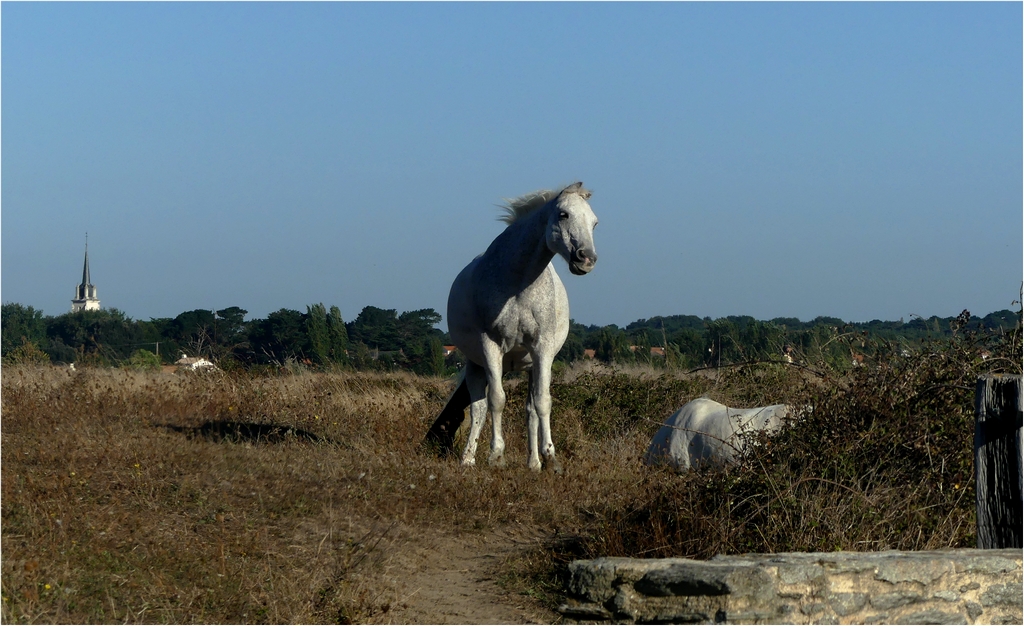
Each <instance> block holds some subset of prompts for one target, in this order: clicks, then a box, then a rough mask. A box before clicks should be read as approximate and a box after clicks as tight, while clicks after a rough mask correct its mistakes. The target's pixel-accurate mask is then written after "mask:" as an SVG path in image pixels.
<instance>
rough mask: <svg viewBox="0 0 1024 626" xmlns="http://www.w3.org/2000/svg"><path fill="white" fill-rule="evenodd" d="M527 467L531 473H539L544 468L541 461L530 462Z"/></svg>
mask: <svg viewBox="0 0 1024 626" xmlns="http://www.w3.org/2000/svg"><path fill="white" fill-rule="evenodd" d="M526 466H527V467H528V468H530V471H531V472H539V471H540V470H541V467H542V466H541V464H540V460H539V459H538V460H537V461H530V462H529V463H527V465H526Z"/></svg>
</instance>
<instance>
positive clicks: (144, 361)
mask: <svg viewBox="0 0 1024 626" xmlns="http://www.w3.org/2000/svg"><path fill="white" fill-rule="evenodd" d="M124 364H125V366H126V367H128V368H131V369H137V370H156V369H160V357H158V356H157V355H156V353H154V352H150V351H149V350H144V349H139V350H136V351H135V352H133V353H132V355H131V357H129V358H128V360H127V361H125V363H124Z"/></svg>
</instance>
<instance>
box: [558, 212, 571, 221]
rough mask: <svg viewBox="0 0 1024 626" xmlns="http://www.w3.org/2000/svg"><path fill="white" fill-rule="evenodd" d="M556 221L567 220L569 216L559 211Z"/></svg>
mask: <svg viewBox="0 0 1024 626" xmlns="http://www.w3.org/2000/svg"><path fill="white" fill-rule="evenodd" d="M558 219H560V220H567V219H569V214H568V213H566V212H565V211H559V213H558Z"/></svg>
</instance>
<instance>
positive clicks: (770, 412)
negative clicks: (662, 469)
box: [644, 398, 789, 471]
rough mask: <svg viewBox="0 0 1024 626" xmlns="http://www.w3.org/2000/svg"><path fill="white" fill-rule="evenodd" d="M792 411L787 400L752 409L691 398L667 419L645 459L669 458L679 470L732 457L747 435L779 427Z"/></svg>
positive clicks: (649, 462) (725, 460) (720, 461)
mask: <svg viewBox="0 0 1024 626" xmlns="http://www.w3.org/2000/svg"><path fill="white" fill-rule="evenodd" d="M788 412H789V407H788V406H787V405H785V404H775V405H771V406H767V407H757V408H752V409H732V408H729V407H727V406H725V405H724V404H721V403H719V402H715V401H714V400H709V399H708V398H698V399H696V400H692V401H690V402H687V403H686V404H684V405H683V406H682V408H680V409H679V410H678V411H676V412H675V413H674V414H672V416H671V417H669V418H668V419H667V420H666V421H665V425H664V426H662V427H661V429H659V430H658V432H657V433H656V434H655V436H654V438H653V440H652V441H651V445H650V446H649V447H648V449H647V454H646V455H645V457H644V460H645V462H646V463H648V464H656V463H661V462H666V461H667V462H668V463H670V464H671V465H674V466H675V467H676V468H677V469H679V470H683V471H685V470H688V469H690V467H695V466H698V465H702V464H704V463H708V462H713V463H727V462H729V461H732V460H733V459H734V458H735V457H736V455H737V454H738V452H739V451H740V450H741V449H742V447H743V445H744V441H743V437H744V435H746V434H748V433H751V432H757V431H760V430H768V431H772V430H777V429H778V428H779V427H780V426H781V424H782V418H783V417H785V416H786V415H787V414H788Z"/></svg>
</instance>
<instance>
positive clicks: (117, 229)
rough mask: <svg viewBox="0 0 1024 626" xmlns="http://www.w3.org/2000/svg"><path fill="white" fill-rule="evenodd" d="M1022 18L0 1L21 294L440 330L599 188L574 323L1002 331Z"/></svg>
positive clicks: (1021, 237)
mask: <svg viewBox="0 0 1024 626" xmlns="http://www.w3.org/2000/svg"><path fill="white" fill-rule="evenodd" d="M1021 7H1022V5H1021V4H1020V3H900V4H889V3H827V4H811V3H794V4H775V3H752V4H747V3H724V4H719V3H682V4H674V3H671V4H670V3H654V4H640V3H598V4H593V3H526V4H517V3H500V4H499V3H483V4H476V3H473V4H470V3H454V4H427V3H415V4H405V3H401V4H399V3H370V4H352V3H340V4H335V3H309V4H306V3H303V4H299V3H283V4H278V3H234V2H232V3H213V4H207V3H191V2H189V3H166V4H164V3H159V4H158V3H84V4H80V3H45V4H44V3H10V2H5V3H3V5H2V7H0V28H2V33H0V35H2V39H0V104H2V119H0V123H2V134H0V149H2V154H0V169H2V171H0V175H2V179H0V184H2V188H0V227H2V231H0V233H2V259H0V262H2V283H0V295H2V299H3V301H4V302H20V303H22V304H26V305H32V306H34V307H36V308H41V309H42V310H43V311H44V312H46V313H47V314H51V315H56V314H60V313H63V312H65V311H67V310H69V309H70V304H71V303H70V299H71V297H72V296H73V295H74V287H75V285H76V284H77V283H78V282H79V281H80V277H81V265H82V253H83V245H84V237H85V233H86V231H88V233H89V254H90V260H91V269H92V278H93V283H94V284H95V285H96V286H97V288H98V291H99V296H100V298H101V300H102V303H103V306H105V307H116V308H118V309H121V310H122V311H124V312H126V313H127V314H128V315H129V316H131V317H133V318H136V319H148V318H150V317H172V316H174V315H177V314H178V313H180V312H182V311H185V310H191V309H195V308H204V309H219V308H224V307H228V306H240V307H242V308H244V309H247V310H248V311H249V317H250V318H252V317H264V316H266V314H267V313H269V312H271V311H274V310H277V309H279V308H282V307H285V308H292V309H299V310H302V311H305V306H306V305H307V304H311V303H315V302H323V303H325V304H327V305H328V306H330V305H338V306H339V307H340V308H341V311H342V314H343V316H344V317H345V319H346V320H351V319H353V318H354V317H355V315H356V314H358V312H359V311H360V310H361V309H362V307H364V306H366V305H374V306H378V307H382V308H394V309H398V310H399V311H404V310H411V309H419V308H426V307H430V308H434V309H436V310H437V311H439V312H441V313H442V314H444V313H445V308H446V302H447V295H448V289H449V287H450V285H451V281H452V279H454V277H455V275H456V274H457V273H458V272H459V270H460V269H461V268H462V267H463V266H464V265H465V264H466V263H468V262H469V261H470V260H471V259H472V258H473V257H474V256H475V255H477V254H479V253H480V252H482V251H483V250H484V249H485V248H486V247H487V245H488V244H489V243H490V241H491V239H492V238H493V237H494V236H495V235H497V233H498V232H499V231H500V229H501V228H502V225H501V223H500V222H498V221H497V219H496V218H497V216H498V209H497V208H496V207H495V205H496V204H498V203H500V202H501V201H502V199H503V198H508V197H512V196H516V195H520V194H522V193H526V192H529V191H532V190H534V189H538V188H547V187H557V186H559V185H563V184H567V183H570V182H573V181H575V180H582V181H583V182H584V184H585V185H587V187H589V188H591V189H592V190H593V192H594V195H593V198H592V200H591V204H592V206H593V208H594V210H595V212H596V213H597V214H598V216H599V218H600V220H601V225H600V227H599V228H598V230H597V232H596V233H595V237H596V243H597V250H598V253H599V255H600V259H601V260H600V262H599V263H598V265H597V267H596V269H595V270H594V272H592V273H591V274H590V275H588V276H584V277H576V276H572V275H570V274H569V272H568V270H567V268H566V266H565V263H564V262H562V261H561V260H556V261H555V263H556V268H557V269H558V271H559V273H560V274H561V276H562V278H563V281H564V282H565V284H566V287H567V289H568V291H569V298H570V306H571V309H572V316H573V317H574V318H575V319H576V320H577V321H580V322H583V323H586V324H609V323H615V324H619V325H625V324H627V323H629V322H631V321H633V320H636V319H638V318H645V317H651V316H655V315H672V314H693V315H700V316H711V317H720V316H725V315H752V316H754V317H757V318H761V319H770V318H773V317H779V316H787V317H798V318H801V319H804V320H807V319H811V318H813V317H816V316H818V315H830V316H836V317H841V318H843V319H847V320H852V321H867V320H871V319H889V320H895V319H899V318H901V317H902V318H909V317H910V316H911V315H915V314H916V315H923V316H929V315H942V316H948V315H955V314H957V313H959V312H960V310H962V309H964V308H968V309H970V310H971V311H972V312H974V313H976V314H981V315H984V314H986V313H988V312H991V311H993V310H998V309H1003V308H1010V306H1011V302H1012V301H1014V300H1016V299H1017V298H1018V296H1019V290H1020V288H1021V282H1022V277H1024V271H1022V267H1024V244H1022V241H1024V224H1022V213H1024V210H1022V201H1024V196H1022V185H1024V181H1022V170H1024V163H1022V151H1024V146H1022V111H1024V107H1022V91H1024V86H1022V73H1024V70H1022V55H1024V51H1022V8H1021Z"/></svg>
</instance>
